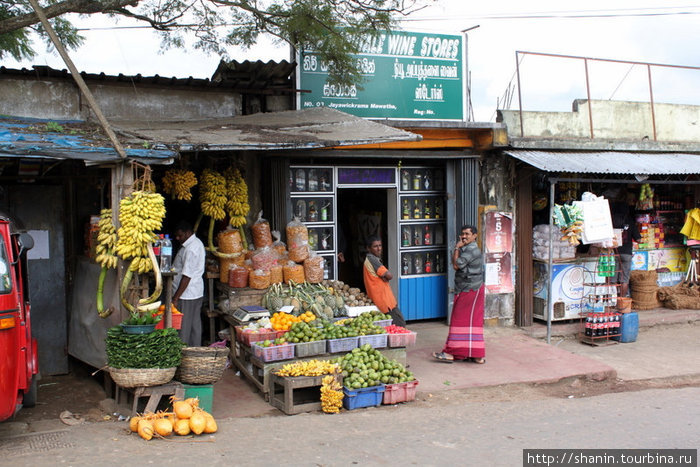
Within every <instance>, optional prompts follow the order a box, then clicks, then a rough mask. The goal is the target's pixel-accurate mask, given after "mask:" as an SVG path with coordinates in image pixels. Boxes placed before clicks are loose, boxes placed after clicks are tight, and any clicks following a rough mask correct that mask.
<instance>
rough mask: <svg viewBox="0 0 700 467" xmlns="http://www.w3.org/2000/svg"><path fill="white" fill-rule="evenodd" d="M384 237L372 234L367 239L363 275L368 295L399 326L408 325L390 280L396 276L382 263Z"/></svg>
mask: <svg viewBox="0 0 700 467" xmlns="http://www.w3.org/2000/svg"><path fill="white" fill-rule="evenodd" d="M381 258H382V239H381V238H379V237H378V236H376V235H372V236H370V237H369V238H368V239H367V257H366V258H365V264H364V267H363V277H364V280H365V289H366V290H367V295H368V296H369V298H371V299H372V301H373V302H374V304H375V305H377V308H379V310H380V311H381V312H382V313H388V314H389V315H390V316H391V319H392V320H393V324H395V325H397V326H406V321H405V320H404V318H403V313H401V310H400V309H399V307H398V306H397V305H398V303H397V302H396V298H395V297H394V293H393V292H392V291H391V287H389V281H390V280H391V279H392V278H393V277H394V276H393V274H391V272H389V270H388V269H387V268H386V266H384V264H383V263H382V259H381Z"/></svg>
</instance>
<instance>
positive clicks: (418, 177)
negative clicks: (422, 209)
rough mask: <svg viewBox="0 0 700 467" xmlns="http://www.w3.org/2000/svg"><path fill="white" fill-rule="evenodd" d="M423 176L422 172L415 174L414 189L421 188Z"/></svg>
mask: <svg viewBox="0 0 700 467" xmlns="http://www.w3.org/2000/svg"><path fill="white" fill-rule="evenodd" d="M422 178H423V177H422V176H421V173H420V172H416V173H415V175H414V176H413V189H414V190H420V187H421V180H422Z"/></svg>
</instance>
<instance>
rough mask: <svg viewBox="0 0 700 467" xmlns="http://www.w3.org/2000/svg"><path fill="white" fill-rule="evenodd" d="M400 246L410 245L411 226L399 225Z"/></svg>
mask: <svg viewBox="0 0 700 467" xmlns="http://www.w3.org/2000/svg"><path fill="white" fill-rule="evenodd" d="M401 246H411V228H410V227H409V226H407V225H404V226H403V227H401Z"/></svg>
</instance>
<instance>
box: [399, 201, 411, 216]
mask: <svg viewBox="0 0 700 467" xmlns="http://www.w3.org/2000/svg"><path fill="white" fill-rule="evenodd" d="M401 217H402V218H403V219H409V218H410V217H411V208H410V206H409V205H408V200H407V199H404V200H403V202H402V205H401Z"/></svg>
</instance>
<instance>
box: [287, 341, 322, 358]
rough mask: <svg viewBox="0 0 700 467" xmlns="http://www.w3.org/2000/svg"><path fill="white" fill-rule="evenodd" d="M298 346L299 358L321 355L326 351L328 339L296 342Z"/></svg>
mask: <svg viewBox="0 0 700 467" xmlns="http://www.w3.org/2000/svg"><path fill="white" fill-rule="evenodd" d="M294 347H296V350H295V352H296V356H297V358H304V357H310V356H312V355H321V354H323V353H326V340H325V339H323V340H320V341H311V342H299V343H296V344H294Z"/></svg>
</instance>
